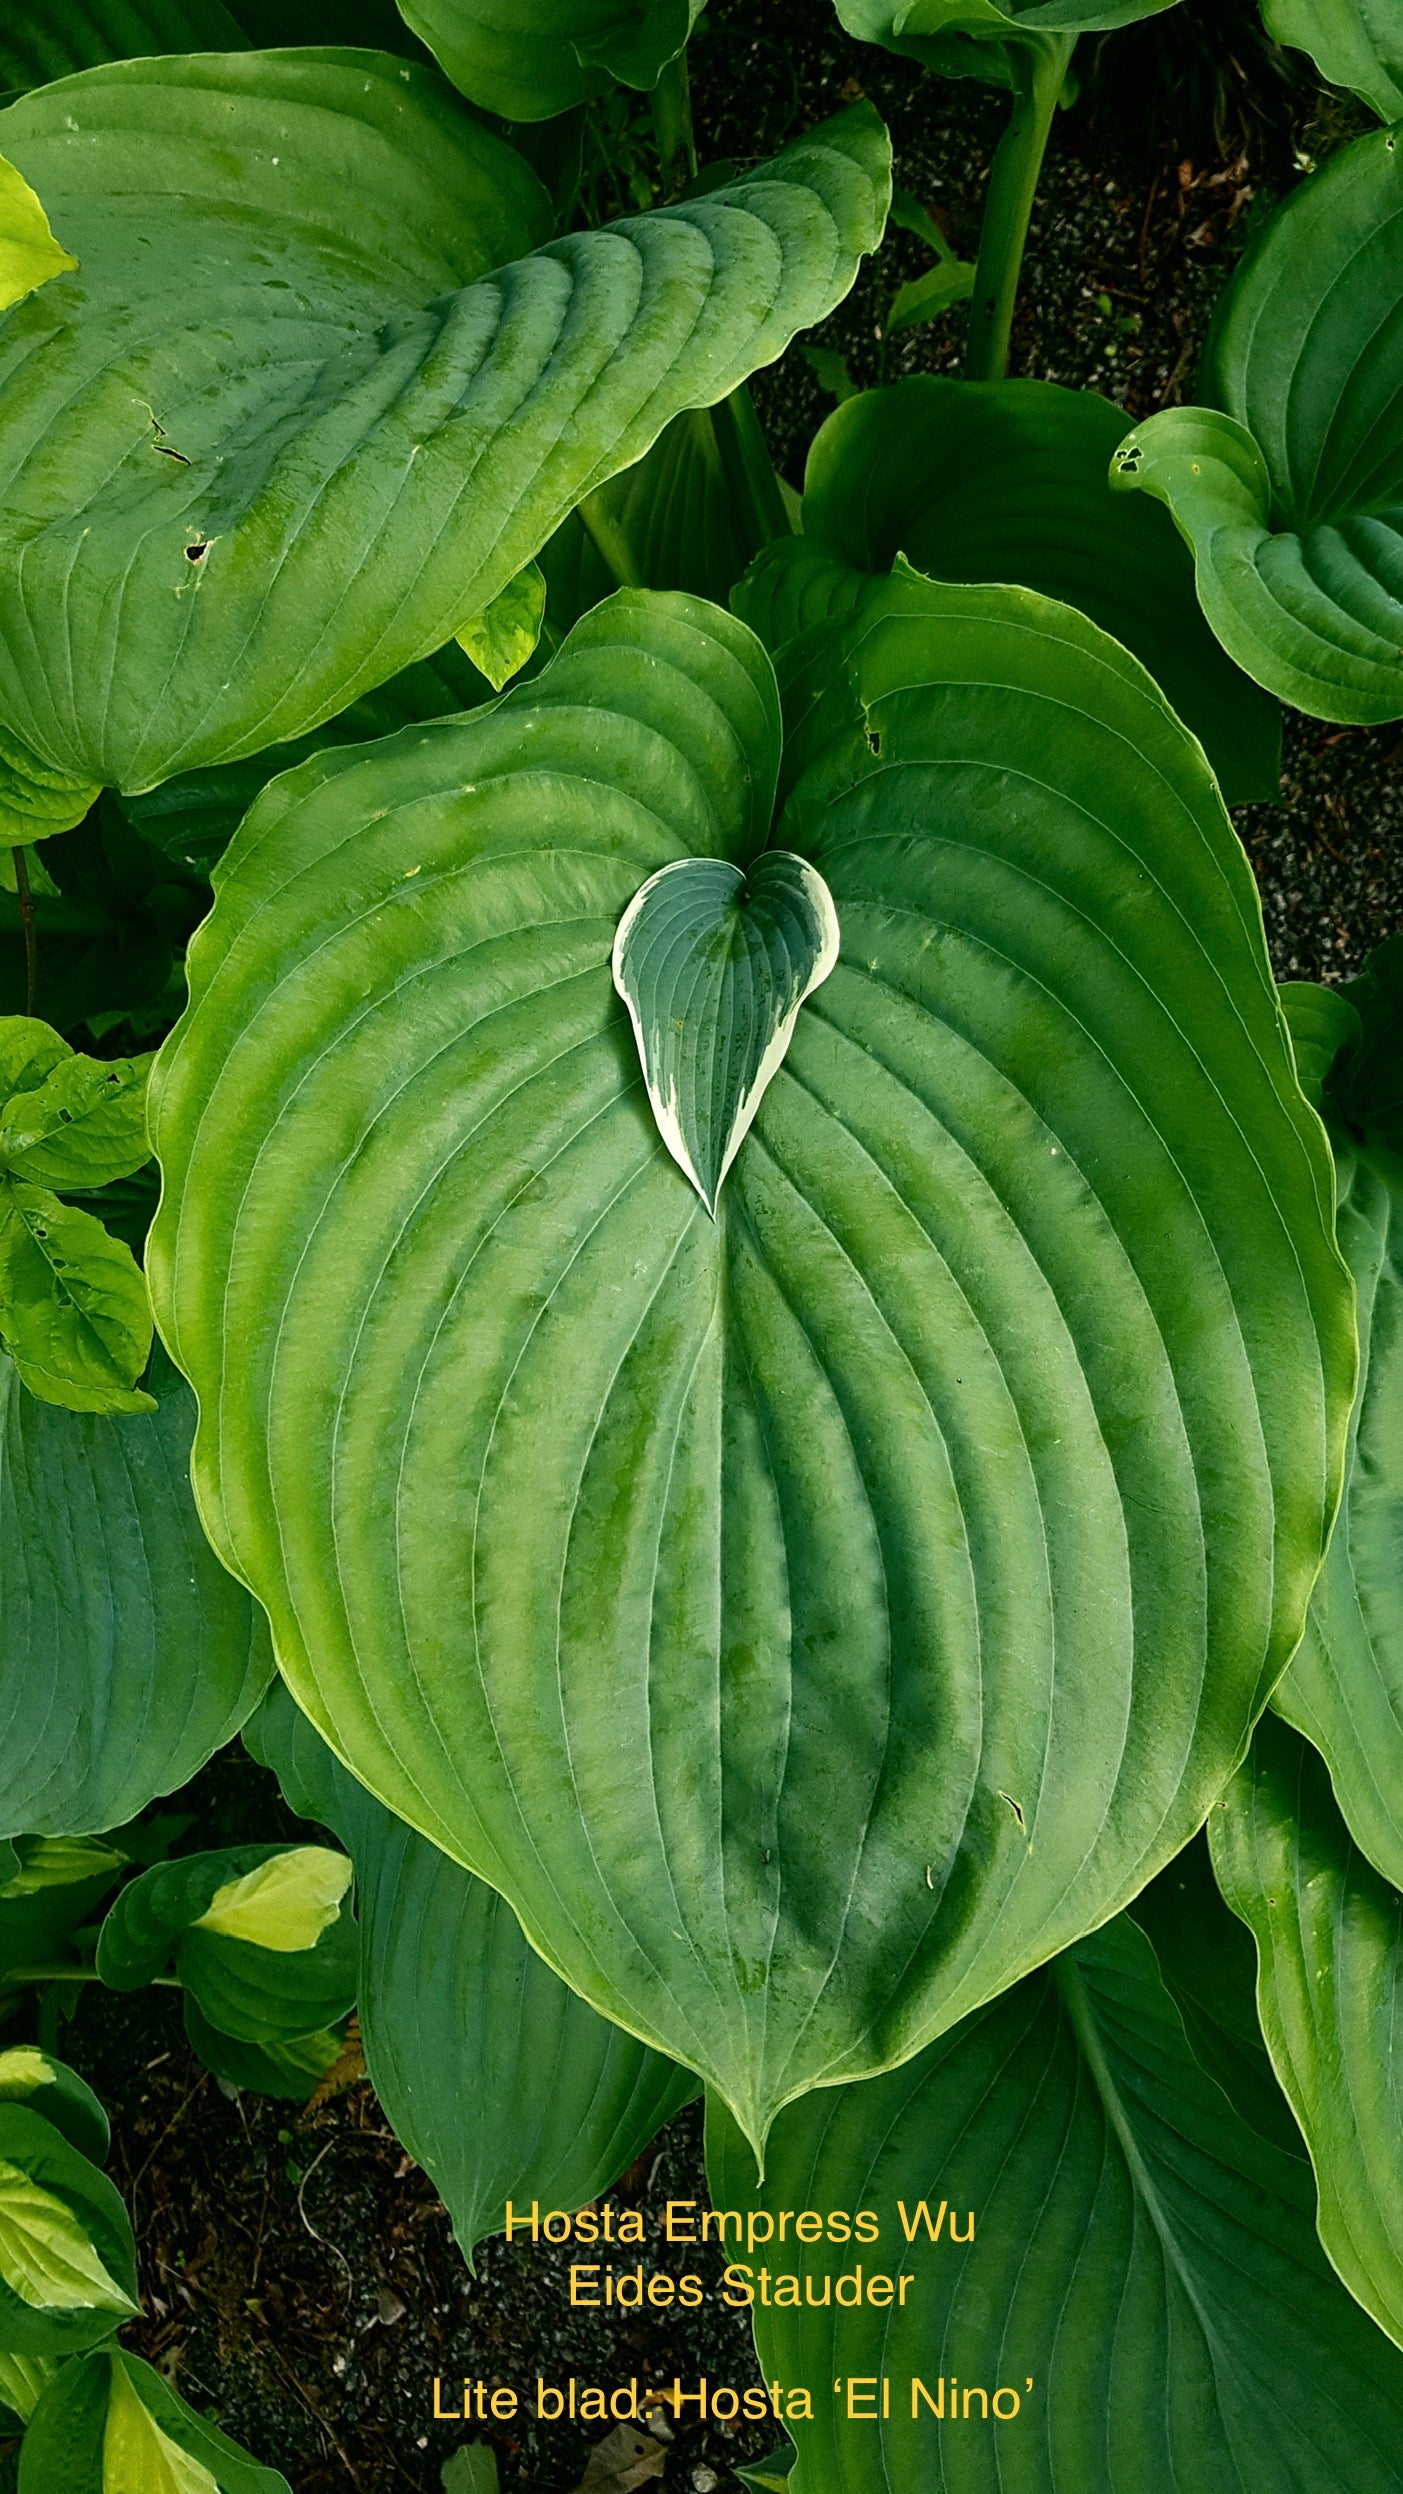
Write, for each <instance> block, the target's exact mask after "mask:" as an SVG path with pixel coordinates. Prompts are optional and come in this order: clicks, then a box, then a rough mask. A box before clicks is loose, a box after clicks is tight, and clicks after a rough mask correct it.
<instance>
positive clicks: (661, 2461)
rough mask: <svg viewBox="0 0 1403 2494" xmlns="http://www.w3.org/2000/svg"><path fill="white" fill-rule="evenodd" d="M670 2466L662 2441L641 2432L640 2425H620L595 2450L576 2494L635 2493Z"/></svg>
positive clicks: (591, 2454)
mask: <svg viewBox="0 0 1403 2494" xmlns="http://www.w3.org/2000/svg"><path fill="white" fill-rule="evenodd" d="M666 2466H667V2453H666V2451H665V2450H664V2449H663V2446H662V2444H661V2442H655V2441H654V2439H653V2437H652V2435H651V2434H650V2433H640V2432H639V2430H638V2427H637V2426H636V2425H618V2426H616V2427H615V2429H614V2431H613V2432H612V2433H611V2434H610V2436H609V2438H608V2440H607V2441H606V2442H599V2443H597V2444H596V2445H595V2448H594V2449H593V2450H592V2451H591V2453H590V2455H589V2466H588V2468H587V2469H586V2470H585V2473H584V2475H583V2476H582V2477H581V2479H580V2482H579V2485H578V2487H577V2489H576V2494H635V2488H636V2487H638V2486H640V2485H647V2484H649V2483H650V2482H651V2480H652V2479H653V2478H654V2477H660V2476H661V2475H662V2472H663V2470H664V2468H665V2467H666Z"/></svg>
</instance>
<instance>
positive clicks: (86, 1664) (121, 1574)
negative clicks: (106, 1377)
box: [0, 1347, 273, 1879]
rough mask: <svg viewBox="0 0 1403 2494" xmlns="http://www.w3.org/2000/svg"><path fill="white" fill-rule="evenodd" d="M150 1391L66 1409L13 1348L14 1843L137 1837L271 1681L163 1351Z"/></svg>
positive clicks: (5, 1669)
mask: <svg viewBox="0 0 1403 2494" xmlns="http://www.w3.org/2000/svg"><path fill="white" fill-rule="evenodd" d="M148 1382H149V1384H150V1387H151V1392H152V1398H153V1406H152V1409H151V1411H150V1412H149V1414H147V1413H141V1414H136V1415H133V1416H131V1417H120V1418H110V1417H107V1416H104V1415H101V1414H80V1413H77V1412H60V1411H57V1410H55V1408H54V1407H53V1405H52V1404H49V1403H41V1402H39V1401H37V1400H36V1398H35V1397H34V1396H33V1395H31V1394H29V1393H27V1392H26V1391H25V1389H24V1387H23V1386H22V1385H21V1384H20V1381H19V1377H18V1374H17V1372H16V1370H15V1368H14V1366H13V1364H12V1363H11V1362H10V1361H9V1360H7V1359H5V1358H4V1356H3V1354H0V1829H3V1830H5V1831H8V1832H12V1833H14V1834H20V1833H22V1832H25V1831H29V1830H42V1831H44V1832H45V1833H46V1834H48V1835H50V1836H68V1835H71V1834H75V1833H76V1832H77V1831H79V1830H86V1829H89V1828H105V1827H123V1826H125V1825H126V1824H127V1822H128V1820H130V1819H133V1818H135V1817H136V1816H137V1814H138V1812H140V1811H142V1810H144V1809H145V1808H146V1806H147V1804H148V1803H149V1802H151V1801H154V1800H155V1799H156V1798H157V1797H158V1796H159V1795H161V1794H164V1793H170V1792H175V1791H177V1790H178V1789H179V1787H180V1786H181V1785H182V1784H186V1783H188V1782H189V1780H190V1778H191V1776H192V1775H195V1774H197V1773H198V1771H199V1769H200V1768H201V1767H202V1766H203V1765H204V1764H205V1761H206V1760H207V1759H208V1758H211V1757H212V1756H213V1755H214V1752H215V1751H216V1750H217V1749H219V1748H222V1746H223V1744H224V1743H225V1742H226V1741H227V1740H231V1739H232V1738H233V1736H234V1734H235V1733H236V1732H237V1731H238V1730H239V1728H240V1726H241V1725H242V1724H243V1723H244V1721H245V1720H246V1719H247V1717H248V1715H249V1714H250V1713H251V1711H252V1709H253V1708H254V1706H256V1705H257V1703H258V1700H259V1698H260V1697H261V1696H262V1694H263V1691H264V1690H265V1689H266V1687H267V1685H268V1681H269V1678H270V1676H271V1673H272V1668H273V1665H272V1655H271V1653H270V1651H269V1646H268V1634H267V1625H266V1622H265V1620H264V1618H263V1614H262V1612H261V1611H260V1610H259V1609H258V1608H257V1606H256V1604H255V1603H253V1602H252V1601H251V1600H250V1598H249V1596H248V1594H247V1593H246V1592H245V1591H244V1588H243V1586H242V1585H239V1584H236V1583H235V1581H234V1579H233V1578H232V1577H231V1576H230V1575H229V1574H228V1573H227V1572H226V1570H225V1569H224V1568H223V1567H221V1566H220V1563H219V1561H218V1559H217V1558H216V1557H215V1555H214V1552H213V1551H212V1550H211V1548H210V1546H209V1543H208V1541H207V1540H206V1538H205V1535H204V1532H203V1531H202V1529H201V1526H200V1520H199V1517H198V1516H197V1514H196V1512H195V1502H194V1498H193V1496H192V1495H191V1490H190V1444H191V1440H192V1438H193V1436H194V1431H195V1405H194V1397H193V1396H192V1394H191V1393H190V1390H189V1388H188V1386H187V1385H186V1383H185V1381H184V1379H183V1378H182V1377H179V1376H178V1375H177V1374H176V1372H175V1370H174V1369H173V1368H172V1367H171V1364H170V1362H169V1360H168V1359H167V1358H166V1356H165V1353H164V1352H163V1351H162V1350H161V1349H160V1348H159V1347H158V1348H157V1350H156V1353H155V1356H154V1357H153V1360H152V1363H151V1368H150V1372H149V1379H148ZM98 1850H99V1851H100V1850H101V1848H98ZM121 1858H122V1857H121V1856H120V1855H115V1856H114V1857H113V1860H114V1866H115V1865H117V1864H120V1861H121ZM35 1875H36V1869H35V1866H34V1865H31V1866H30V1868H29V1870H28V1872H27V1873H26V1874H25V1876H26V1877H28V1878H30V1879H32V1878H33V1877H34V1876H35Z"/></svg>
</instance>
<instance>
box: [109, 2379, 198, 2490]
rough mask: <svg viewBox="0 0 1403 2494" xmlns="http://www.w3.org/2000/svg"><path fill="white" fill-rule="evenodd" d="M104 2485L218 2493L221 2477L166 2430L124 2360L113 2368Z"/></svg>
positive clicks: (116, 2488) (127, 2488)
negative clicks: (134, 2380)
mask: <svg viewBox="0 0 1403 2494" xmlns="http://www.w3.org/2000/svg"><path fill="white" fill-rule="evenodd" d="M102 2485H103V2494H219V2480H218V2478H216V2477H213V2476H211V2474H210V2471H209V2470H208V2468H206V2466H205V2464H204V2462H203V2460H199V2459H197V2458H196V2457H195V2455H194V2453H193V2452H191V2451H184V2450H182V2449H181V2447H180V2444H179V2443H178V2442H173V2441H172V2440H171V2437H170V2435H169V2434H168V2433H163V2432H162V2430H161V2428H160V2426H159V2425H158V2424H157V2422H156V2419H155V2417H154V2416H153V2415H152V2414H151V2411H150V2409H149V2408H148V2407H147V2406H146V2405H145V2404H144V2403H143V2401H142V2400H141V2399H140V2398H139V2397H138V2396H137V2393H136V2389H135V2387H134V2385H133V2382H132V2378H131V2375H130V2374H129V2373H128V2372H127V2369H126V2367H125V2365H121V2364H115V2365H114V2366H113V2368H112V2389H111V2393H110V2396H109V2398H108V2402H107V2426H106V2430H105V2432H104V2434H103V2437H102Z"/></svg>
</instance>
